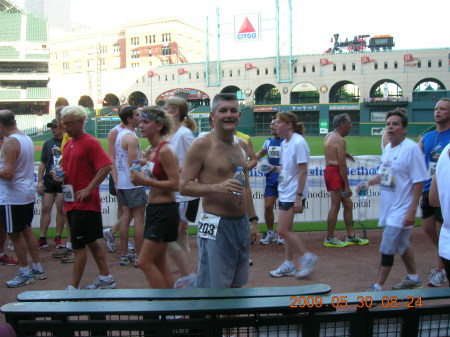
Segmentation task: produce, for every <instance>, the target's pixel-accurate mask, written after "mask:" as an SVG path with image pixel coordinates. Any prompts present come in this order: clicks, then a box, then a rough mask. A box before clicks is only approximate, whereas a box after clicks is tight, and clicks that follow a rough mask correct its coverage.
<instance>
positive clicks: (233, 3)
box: [16, 0, 450, 59]
mask: <svg viewBox="0 0 450 337" xmlns="http://www.w3.org/2000/svg"><path fill="white" fill-rule="evenodd" d="M23 1H24V0H17V1H16V3H18V4H19V5H21V4H23ZM60 1H71V6H72V8H71V11H72V17H71V19H72V20H73V21H77V22H79V23H83V24H87V25H91V26H98V27H111V26H114V25H119V24H121V23H126V22H133V21H141V20H145V19H155V18H164V17H178V18H180V19H181V20H182V21H185V22H187V23H190V24H193V25H195V26H197V27H199V28H200V29H202V30H205V29H206V17H207V16H208V17H209V27H210V28H209V29H210V33H214V32H215V28H214V27H215V26H216V24H217V20H216V8H219V13H220V20H219V22H220V27H221V44H220V50H221V53H220V55H221V56H220V57H221V59H230V58H231V59H233V58H234V59H240V58H252V57H265V56H274V55H275V50H276V44H275V41H276V39H275V17H276V14H275V13H276V11H275V3H276V1H275V0H244V1H242V0H226V1H224V0H221V1H219V0H197V1H186V0H169V1H167V2H164V1H162V2H161V1H155V0H127V1H123V0H95V1H93V0H60ZM166 3H167V4H170V5H168V6H165V4H166ZM279 3H280V13H281V14H280V21H281V27H282V34H281V39H280V43H281V47H280V49H281V50H282V54H283V53H287V50H288V42H289V38H288V36H289V35H288V33H287V32H288V29H287V27H288V25H287V22H288V19H289V18H288V14H287V13H288V11H287V3H288V2H287V0H279ZM291 3H292V17H293V19H292V23H293V33H292V41H293V54H294V55H297V54H320V53H322V52H324V51H325V50H327V49H328V48H329V47H331V46H332V43H331V42H330V39H331V38H332V36H333V34H335V33H339V34H340V38H341V40H342V41H344V40H345V38H346V37H348V38H349V39H352V38H353V37H354V36H355V35H363V34H364V35H366V34H367V35H371V36H374V35H384V34H390V35H392V36H393V37H394V42H395V47H394V48H395V49H397V50H398V49H415V48H443V47H450V34H449V33H450V23H449V15H450V1H449V0H429V1H420V2H415V1H414V2H413V1H404V0H397V1H395V0H389V1H388V0H378V1H377V0H376V1H361V0H341V1H336V0H322V1H318V0H292V2H291ZM247 13H260V18H261V29H262V31H261V40H260V41H254V42H245V43H243V42H236V41H235V40H234V34H233V32H234V23H233V21H234V15H241V14H247ZM210 45H212V46H213V47H215V46H216V42H215V41H214V40H211V41H210ZM213 53H215V52H213Z"/></svg>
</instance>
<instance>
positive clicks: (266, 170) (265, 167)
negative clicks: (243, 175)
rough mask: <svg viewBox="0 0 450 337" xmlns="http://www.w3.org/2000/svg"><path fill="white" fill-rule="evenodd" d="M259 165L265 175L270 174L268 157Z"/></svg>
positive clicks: (262, 159)
mask: <svg viewBox="0 0 450 337" xmlns="http://www.w3.org/2000/svg"><path fill="white" fill-rule="evenodd" d="M259 163H260V164H259V165H260V166H259V167H260V170H261V172H262V173H264V174H267V173H269V161H268V160H267V158H266V157H264V158H261V160H260V162H259Z"/></svg>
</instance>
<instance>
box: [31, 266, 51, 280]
mask: <svg viewBox="0 0 450 337" xmlns="http://www.w3.org/2000/svg"><path fill="white" fill-rule="evenodd" d="M31 274H32V275H33V277H34V278H35V279H36V280H45V279H46V278H47V275H46V274H45V271H44V269H43V268H39V269H31Z"/></svg>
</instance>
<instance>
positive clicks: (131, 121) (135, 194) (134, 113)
mask: <svg viewBox="0 0 450 337" xmlns="http://www.w3.org/2000/svg"><path fill="white" fill-rule="evenodd" d="M119 117H120V119H121V120H122V123H123V124H124V129H123V130H122V131H121V132H120V133H119V134H118V135H117V139H116V143H115V149H116V151H115V152H116V156H115V167H116V171H117V198H118V200H119V203H120V204H121V205H122V216H121V217H120V218H119V230H120V244H121V245H120V249H121V255H120V265H121V266H126V265H128V264H130V263H131V262H134V261H135V260H136V256H135V254H134V253H133V252H129V251H128V236H129V228H130V222H131V219H134V239H135V242H136V248H137V252H138V253H139V250H140V248H141V245H142V241H143V239H144V213H145V206H146V205H147V195H146V193H145V188H144V187H143V186H135V185H134V184H133V183H132V182H131V180H130V168H131V166H132V165H133V162H134V161H135V160H139V159H141V158H142V152H141V148H140V145H139V139H138V138H137V136H136V134H135V128H136V126H137V125H138V124H139V112H138V109H137V107H133V106H128V107H125V108H123V109H122V110H121V111H120V113H119Z"/></svg>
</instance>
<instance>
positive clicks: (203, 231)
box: [197, 213, 220, 240]
mask: <svg viewBox="0 0 450 337" xmlns="http://www.w3.org/2000/svg"><path fill="white" fill-rule="evenodd" d="M219 222H220V216H217V215H213V214H209V213H203V214H202V216H201V218H200V220H199V221H198V230H197V235H198V236H199V237H201V238H204V239H210V240H215V239H216V236H217V230H218V229H219Z"/></svg>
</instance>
